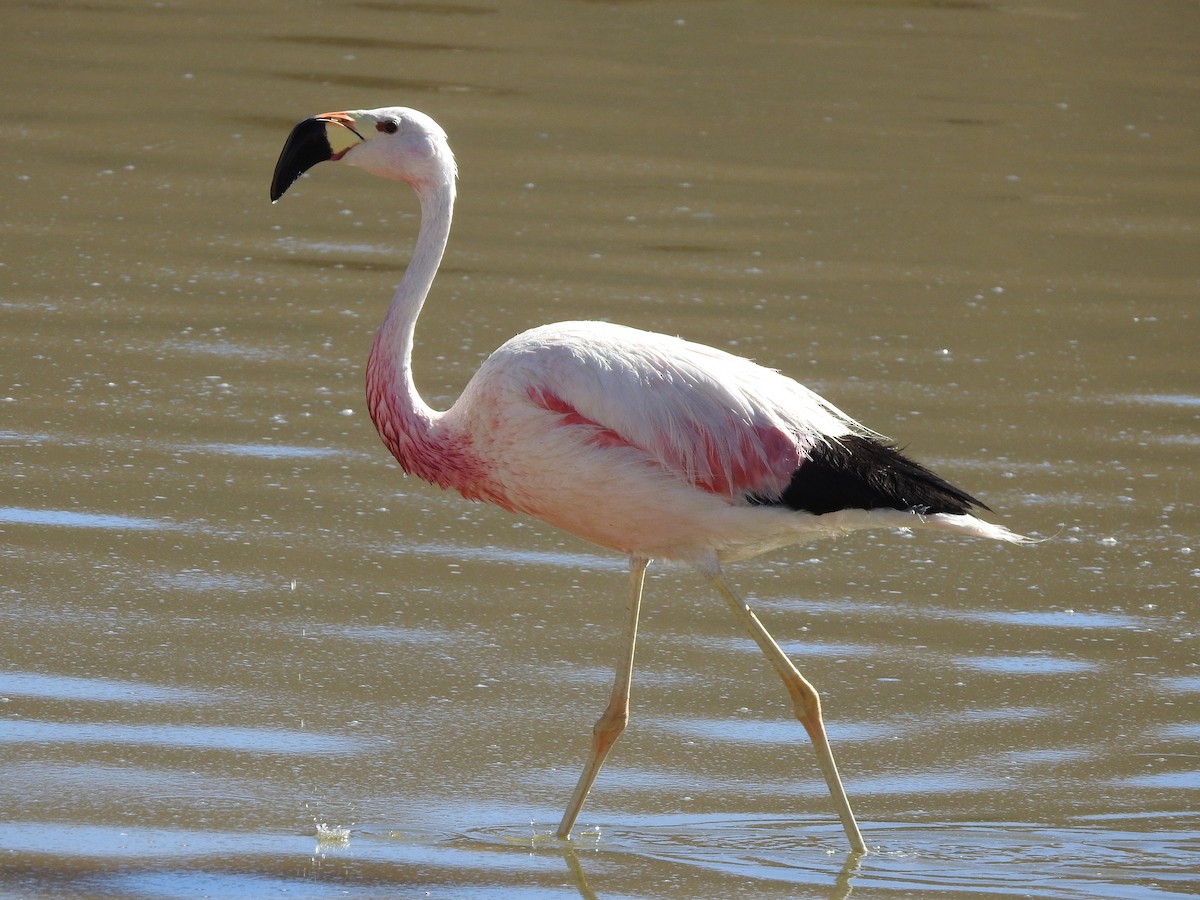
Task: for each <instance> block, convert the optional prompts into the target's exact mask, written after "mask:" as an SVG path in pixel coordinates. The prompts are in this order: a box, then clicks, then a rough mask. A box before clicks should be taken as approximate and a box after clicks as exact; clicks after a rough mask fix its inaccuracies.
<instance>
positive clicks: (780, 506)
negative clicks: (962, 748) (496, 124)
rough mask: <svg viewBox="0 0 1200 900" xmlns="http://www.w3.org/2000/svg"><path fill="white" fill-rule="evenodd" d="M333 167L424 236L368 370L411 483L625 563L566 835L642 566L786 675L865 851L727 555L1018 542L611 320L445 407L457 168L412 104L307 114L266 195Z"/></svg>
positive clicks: (860, 432)
mask: <svg viewBox="0 0 1200 900" xmlns="http://www.w3.org/2000/svg"><path fill="white" fill-rule="evenodd" d="M323 160H342V161H344V162H346V163H347V164H350V165H353V166H357V167H360V168H363V169H365V170H367V171H368V172H371V173H373V174H376V175H381V176H383V177H387V178H392V179H397V180H401V181H405V182H407V183H408V184H410V185H411V186H412V188H413V189H414V191H415V192H416V194H417V197H418V199H419V201H420V203H421V225H420V230H419V232H418V235H417V240H416V244H415V246H414V250H413V254H412V257H411V259H410V262H409V265H408V268H407V269H406V271H405V274H404V277H403V278H402V279H401V281H400V284H399V286H398V287H397V289H396V293H395V295H394V296H393V298H392V302H391V304H390V306H389V307H388V311H387V314H386V315H385V317H384V320H383V323H382V324H381V326H380V329H379V332H378V334H377V335H376V338H375V343H374V345H373V347H372V349H371V354H370V356H369V357H368V361H367V403H368V409H369V412H370V415H371V418H372V420H373V422H374V423H375V426H376V428H377V430H378V431H379V434H380V436H381V437H382V439H383V441H384V443H385V445H386V446H387V448H388V449H389V450H390V451H391V453H392V454H393V456H395V458H396V459H397V460H398V461H399V463H400V465H401V466H402V467H403V468H404V470H405V471H406V472H408V473H411V474H413V475H416V476H418V477H420V478H423V479H424V480H426V481H429V482H431V483H433V484H437V485H440V486H441V487H443V488H454V489H456V490H457V491H458V492H459V493H461V494H462V495H463V496H464V497H466V498H467V499H469V500H481V501H485V502H489V503H493V504H495V505H497V506H500V507H502V508H504V509H506V510H509V511H513V512H519V513H525V514H528V515H532V516H536V517H538V518H540V519H542V520H544V521H546V522H549V523H551V524H553V525H556V526H558V527H559V528H562V529H563V530H565V531H568V532H570V533H572V534H575V535H578V536H579V537H581V538H583V539H585V540H588V541H591V542H592V543H594V544H598V545H600V546H602V547H607V548H610V549H612V550H616V551H619V552H621V553H624V554H627V555H628V556H629V558H630V561H631V573H632V578H633V580H632V584H633V590H632V595H631V599H630V603H629V605H628V607H627V609H628V614H629V620H628V625H627V639H628V646H627V649H626V655H625V657H623V660H622V663H621V665H620V666H619V667H618V677H617V681H616V683H615V684H614V688H613V695H612V698H611V700H610V704H609V708H608V709H607V710H606V712H605V714H604V716H602V717H601V720H600V721H599V722H598V723H597V726H596V729H595V736H594V745H593V752H592V755H591V757H590V758H589V763H588V766H587V768H586V769H585V771H584V774H583V776H582V777H581V778H580V781H579V784H578V785H577V786H576V791H575V795H574V796H573V798H572V801H571V804H570V805H569V806H568V810H567V813H566V815H565V816H564V818H563V822H562V824H561V825H560V828H559V835H560V836H562V837H566V836H568V835H569V832H570V828H571V825H572V824H573V822H574V820H575V816H576V815H577V814H578V812H579V809H580V807H581V806H582V803H583V800H584V798H585V797H586V795H587V793H588V791H589V790H590V787H591V784H592V780H593V779H594V778H595V775H596V773H597V772H598V771H599V768H600V765H601V764H602V763H603V760H604V758H605V757H606V755H607V753H608V750H609V749H610V748H611V745H612V743H613V741H615V739H616V737H617V735H619V734H620V731H621V729H622V728H623V727H624V724H625V720H626V719H627V717H628V692H629V682H630V678H631V674H632V660H633V646H634V640H635V636H636V627H637V615H638V605H639V603H640V599H641V585H642V573H643V572H644V570H645V567H646V564H647V562H648V561H649V560H651V559H665V560H676V561H680V562H685V563H690V564H692V565H693V566H695V567H696V568H697V569H699V570H700V571H701V572H702V573H704V574H705V575H706V577H708V578H709V580H710V581H711V582H712V583H713V585H714V587H715V588H716V590H717V591H718V593H720V594H721V596H722V597H723V598H724V599H725V600H726V602H727V603H728V604H729V605H730V608H731V609H732V610H733V611H734V614H735V615H736V616H738V618H739V619H740V620H741V621H742V623H743V624H744V625H745V626H746V628H747V629H748V630H749V631H750V632H751V634H752V636H753V637H754V638H755V640H756V641H757V642H758V643H759V646H760V647H762V649H763V651H764V653H766V654H767V657H768V659H769V660H770V661H771V663H772V665H773V666H774V667H775V668H776V670H777V672H778V673H779V674H780V676H781V678H783V680H784V683H785V685H786V686H787V688H788V691H789V693H790V694H791V695H792V698H793V701H794V703H795V705H796V711H797V716H798V717H799V718H800V720H801V722H802V723H803V724H804V725H805V727H806V728H807V729H808V731H809V734H810V736H811V737H812V739H813V744H814V747H815V748H816V750H817V754H818V762H819V764H820V765H821V768H822V772H823V773H824V775H825V777H826V780H827V783H828V784H829V787H830V792H831V795H832V796H833V797H834V800H835V803H836V804H837V806H838V811H839V815H840V816H841V818H842V822H843V825H844V826H845V828H846V831H847V835H848V836H849V837H850V842H851V846H852V847H853V848H854V849H855V850H856V851H862V850H864V849H865V845H864V844H863V842H862V838H861V835H860V834H859V832H858V827H857V824H856V823H855V821H854V818H853V815H852V813H851V812H850V807H849V803H848V801H847V800H846V798H845V792H844V790H843V789H842V785H841V782H840V779H839V777H838V775H837V772H836V767H835V766H834V763H833V756H832V751H831V750H829V748H828V744H827V741H826V739H825V735H824V726H823V724H822V721H821V715H820V703H819V699H818V697H817V695H816V692H815V690H814V689H813V688H812V686H811V685H810V684H808V682H807V681H805V680H804V679H803V677H802V676H801V675H800V674H799V672H798V671H797V670H796V669H795V667H794V666H793V665H792V664H791V662H790V661H789V660H787V658H786V657H785V656H784V655H783V654H782V652H781V651H780V650H779V648H778V646H777V645H776V644H775V643H774V641H773V640H772V639H771V637H770V635H769V634H767V633H766V630H765V629H763V628H762V626H761V624H760V623H759V622H758V620H757V618H756V617H755V616H754V614H753V612H751V611H750V609H749V607H746V606H745V604H744V602H742V601H741V600H740V598H739V597H737V595H736V594H735V593H734V591H733V589H732V587H730V586H729V584H728V582H727V581H726V580H725V579H724V575H723V574H722V572H721V568H720V566H721V563H723V562H727V561H731V560H740V559H745V558H748V557H751V556H754V555H757V554H760V553H763V552H765V551H768V550H771V549H774V548H778V547H781V546H786V545H789V544H794V543H797V542H800V541H804V540H807V539H810V538H813V537H816V536H820V535H828V534H837V533H841V532H846V531H852V530H855V529H860V528H871V527H881V526H882V527H894V528H910V527H919V526H923V527H932V528H939V529H942V530H946V531H957V532H960V533H964V534H970V535H975V536H980V537H988V538H994V539H997V540H1004V541H1011V542H1022V541H1024V540H1025V538H1022V537H1021V536H1019V535H1016V534H1014V533H1013V532H1011V531H1008V530H1007V529H1005V528H1003V527H1001V526H999V525H994V524H991V523H988V522H985V521H983V520H982V519H980V518H978V517H977V516H975V515H974V514H973V510H974V509H976V508H986V507H984V506H983V504H982V503H980V502H979V501H978V500H976V499H975V498H974V497H972V496H971V495H970V494H967V493H965V492H964V491H962V490H961V489H959V488H956V487H954V486H952V485H951V484H949V483H948V482H946V481H944V480H943V479H941V478H940V477H938V476H937V475H935V474H933V473H932V472H930V471H929V470H928V469H926V468H924V467H923V466H921V465H919V464H917V463H915V462H913V461H911V460H909V459H908V458H906V457H905V456H903V455H902V454H901V453H900V452H899V451H898V450H897V449H896V448H895V447H893V446H892V445H891V444H889V443H888V442H887V441H885V440H884V439H883V438H881V437H880V436H879V435H878V434H876V433H875V432H873V431H871V430H869V429H867V428H865V427H864V426H862V425H860V424H859V423H857V422H856V421H854V420H853V419H852V418H850V417H849V416H848V415H846V414H845V413H843V412H842V411H841V410H839V409H837V408H836V407H835V406H833V405H832V404H831V403H829V402H828V401H826V400H825V399H823V398H822V397H820V396H818V395H817V394H815V393H814V392H812V391H810V390H809V389H808V388H806V387H804V386H803V385H800V384H798V383H797V382H795V381H793V380H792V379H790V378H787V377H785V376H783V375H781V374H780V373H778V372H776V371H774V370H771V369H767V368H764V367H762V366H759V365H757V364H755V363H753V362H751V361H749V360H747V359H744V358H742V357H738V356H734V355H732V354H729V353H726V352H723V351H721V350H716V349H714V348H712V347H707V346H703V345H700V344H695V343H690V342H688V341H685V340H682V339H680V338H677V337H669V336H667V335H662V334H656V333H651V332H646V331H640V330H637V329H633V328H626V327H624V326H621V325H614V324H608V323H604V322H563V323H559V324H555V325H543V326H541V327H538V328H533V329H531V330H529V331H526V332H524V333H522V334H519V335H517V336H516V337H514V338H512V339H511V340H509V341H507V342H506V343H505V344H504V345H502V346H501V347H500V348H499V349H497V350H496V351H495V352H494V353H493V354H492V355H491V356H490V357H488V359H487V360H486V361H485V362H484V363H483V365H482V366H481V367H480V368H479V371H478V372H477V373H476V374H475V376H474V377H473V378H472V379H471V381H470V382H469V383H468V384H467V386H466V388H465V389H464V390H463V392H462V395H461V396H460V397H459V398H458V400H457V401H456V402H455V403H454V404H453V406H452V407H451V408H450V409H448V410H446V411H444V412H439V411H436V410H433V409H431V408H430V407H429V406H427V405H426V404H425V402H424V401H423V400H422V399H421V397H420V395H419V393H418V392H417V390H416V387H415V384H414V381H413V377H412V367H411V358H412V346H413V334H414V330H415V326H416V321H417V316H418V315H419V313H420V311H421V308H422V305H423V304H424V302H425V298H426V296H427V295H428V292H429V289H430V287H431V285H432V283H433V279H434V276H435V274H436V272H437V269H438V266H439V264H440V262H441V258H442V254H443V251H444V249H445V246H446V241H447V239H448V236H449V231H450V221H451V217H452V211H453V206H454V198H455V178H456V172H457V170H456V165H455V162H454V157H453V154H452V153H451V152H450V148H449V145H448V143H447V141H446V136H445V133H444V132H443V131H442V129H441V128H440V127H439V126H438V125H437V124H436V123H435V122H434V121H433V120H432V119H430V118H429V117H428V116H426V115H424V114H423V113H419V112H416V111H415V110H410V109H405V108H403V107H392V108H385V109H379V110H364V111H352V112H339V113H327V114H324V115H321V116H317V117H314V118H312V119H307V120H305V121H304V122H301V123H300V124H299V125H297V126H296V128H295V129H294V130H293V132H292V134H291V135H290V136H289V138H288V141H287V143H286V145H285V147H284V150H283V152H282V154H281V155H280V159H279V163H278V165H277V167H276V172H275V178H274V181H273V183H272V188H271V199H272V200H277V199H278V198H279V197H280V196H282V194H283V192H284V191H285V190H287V188H288V187H289V186H290V185H291V184H292V182H293V181H295V179H296V178H298V177H299V175H300V174H302V173H303V172H304V171H305V170H307V169H308V168H311V167H312V166H313V165H315V164H316V163H317V162H321V161H323Z"/></svg>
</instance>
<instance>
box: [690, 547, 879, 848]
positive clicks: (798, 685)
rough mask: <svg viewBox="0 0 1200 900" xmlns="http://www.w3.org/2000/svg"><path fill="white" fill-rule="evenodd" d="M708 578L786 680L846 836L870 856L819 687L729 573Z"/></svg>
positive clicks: (797, 714) (852, 845)
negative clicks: (832, 743) (765, 624)
mask: <svg viewBox="0 0 1200 900" xmlns="http://www.w3.org/2000/svg"><path fill="white" fill-rule="evenodd" d="M708 577H709V581H710V582H711V583H712V586H713V587H714V588H716V590H717V593H718V594H720V595H721V597H722V599H723V600H724V601H725V602H726V604H728V606H729V608H730V609H731V610H733V614H734V615H735V616H737V618H738V621H739V622H741V623H742V625H743V627H745V629H746V630H747V631H749V632H750V636H751V637H752V638H754V642H755V643H756V644H758V646H759V649H760V650H762V652H763V653H764V654H765V655H766V657H767V659H768V660H769V661H770V663H771V665H772V666H773V667H774V668H775V671H776V672H777V673H778V674H779V677H780V678H782V679H783V683H784V686H786V687H787V691H788V694H789V695H790V696H791V698H792V706H793V707H794V708H795V711H796V718H797V719H799V720H800V724H801V725H803V726H804V730H805V731H807V732H808V737H809V739H810V740H811V741H812V745H813V749H814V750H816V753H817V765H818V766H820V768H821V774H822V775H824V776H825V783H826V784H827V785H828V786H829V795H830V796H831V797H832V798H833V803H834V806H836V807H837V812H838V817H839V818H840V819H841V820H842V827H843V828H844V829H845V830H846V837H847V838H849V839H850V849H851V851H852V852H853V853H866V852H867V845H866V844H865V843H864V842H863V839H862V833H861V832H860V831H859V830H858V823H857V822H856V821H854V813H853V812H852V811H851V810H850V800H849V798H848V797H847V796H846V789H845V788H843V787H842V779H841V778H839V777H838V770H837V765H836V764H835V763H834V761H833V749H832V748H831V747H830V746H829V738H827V737H826V736H825V723H824V721H822V719H821V698H820V697H819V696H818V695H817V690H816V688H814V687H813V686H812V684H810V683H809V682H808V680H807V679H806V678H805V677H804V676H803V675H801V674H800V672H799V670H798V669H797V668H796V667H795V665H793V664H792V661H791V660H790V659H788V657H787V655H786V654H785V653H784V652H783V651H782V650H781V649H779V645H778V644H777V643H775V639H774V638H773V637H771V635H770V634H769V633H768V631H767V629H766V628H764V627H763V625H762V622H760V621H759V620H758V616H756V615H755V614H754V610H752V609H751V608H750V607H749V606H747V605H746V602H745V601H744V600H742V598H741V597H739V596H738V594H737V592H736V591H735V590H734V589H733V586H732V585H731V584H730V583H729V580H728V579H727V578H726V577H725V573H724V572H722V571H721V570H720V569H717V570H716V572H715V574H710V575H709V576H708Z"/></svg>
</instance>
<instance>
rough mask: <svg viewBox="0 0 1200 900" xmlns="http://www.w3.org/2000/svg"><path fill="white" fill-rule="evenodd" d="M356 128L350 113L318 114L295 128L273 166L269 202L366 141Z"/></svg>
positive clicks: (353, 116)
mask: <svg viewBox="0 0 1200 900" xmlns="http://www.w3.org/2000/svg"><path fill="white" fill-rule="evenodd" d="M359 124H361V123H359V122H358V121H357V117H356V115H355V114H354V113H352V112H332V113H322V114H321V115H319V116H313V117H311V118H309V119H305V120H304V121H303V122H300V123H299V124H297V125H296V127H295V128H293V129H292V133H291V134H289V135H288V138H287V141H286V142H285V143H284V145H283V151H282V152H281V153H280V154H279V162H277V163H276V164H275V176H274V177H273V178H272V179H271V202H272V203H274V202H275V201H276V200H278V199H279V198H280V197H282V196H283V195H284V192H285V191H287V189H288V188H290V187H291V186H292V184H293V183H294V182H295V180H296V179H297V178H299V177H300V176H301V175H303V174H304V173H305V172H307V171H308V170H309V169H311V168H312V167H313V166H315V165H316V164H317V163H319V162H325V161H326V160H334V161H336V160H339V159H341V158H342V157H343V156H345V155H346V152H347V151H348V150H350V149H351V148H352V147H354V146H356V145H358V144H361V143H362V142H363V141H364V140H366V138H364V137H363V136H362V134H361V133H360V129H359V128H358V127H357V126H358V125H359ZM368 133H373V132H368Z"/></svg>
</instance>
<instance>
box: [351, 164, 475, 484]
mask: <svg viewBox="0 0 1200 900" xmlns="http://www.w3.org/2000/svg"><path fill="white" fill-rule="evenodd" d="M414 189H415V190H416V193H417V197H418V198H419V200H420V203H421V225H420V229H419V230H418V232H417V240H416V243H415V244H414V246H413V252H412V258H411V259H410V260H409V263H408V268H407V269H406V270H405V272H404V277H403V278H401V279H400V284H399V285H398V286H397V288H396V293H395V294H394V295H393V296H392V302H391V304H390V305H389V306H388V310H387V314H386V315H385V316H384V319H383V323H382V324H381V325H380V326H379V331H378V332H377V333H376V335H375V343H374V345H373V346H372V348H371V355H370V356H369V357H368V359H367V408H368V410H369V412H370V414H371V420H372V421H373V422H374V423H375V428H376V430H377V431H378V432H379V436H380V437H381V438H383V442H384V443H385V444H386V445H387V447H388V449H389V450H390V451H391V452H392V455H393V456H395V457H396V459H397V460H398V461H399V462H400V465H401V466H403V467H404V470H405V471H406V472H412V473H414V474H417V475H419V476H421V477H422V478H424V479H425V480H427V481H433V482H435V483H441V484H443V485H444V484H446V483H447V481H446V477H445V475H444V473H442V474H438V473H437V472H436V456H437V447H436V446H435V443H436V441H435V431H436V425H437V422H438V420H439V419H440V418H441V416H442V413H440V412H437V411H436V410H434V409H432V408H431V407H430V406H429V405H428V404H426V403H425V401H424V400H423V399H422V398H421V395H420V394H419V393H418V392H417V387H416V384H415V382H414V381H413V375H412V350H413V333H414V331H415V329H416V324H417V317H418V316H419V315H420V313H421V307H422V306H423V305H424V303H425V298H426V297H427V296H428V295H429V289H430V287H431V286H432V285H433V279H434V276H435V275H436V274H437V270H438V266H439V265H440V264H441V261H442V254H443V253H444V252H445V250H446V241H447V240H448V238H449V236H450V220H451V218H452V216H453V212H454V174H453V171H450V172H449V173H447V177H446V178H445V179H444V180H442V181H438V182H423V183H420V184H416V185H414Z"/></svg>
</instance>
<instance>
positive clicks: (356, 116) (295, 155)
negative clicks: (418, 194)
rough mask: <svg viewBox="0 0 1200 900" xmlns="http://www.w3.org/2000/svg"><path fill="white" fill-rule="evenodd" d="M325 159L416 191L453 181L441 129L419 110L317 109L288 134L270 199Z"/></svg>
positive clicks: (446, 145)
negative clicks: (337, 110)
mask: <svg viewBox="0 0 1200 900" xmlns="http://www.w3.org/2000/svg"><path fill="white" fill-rule="evenodd" d="M326 161H333V162H338V161H340V162H345V163H348V164H349V165H352V166H356V167H358V168H360V169H364V170H365V171H367V172H370V173H371V174H373V175H380V176H382V177H384V178H394V179H397V180H399V181H406V182H408V183H409V184H411V185H412V186H413V187H414V188H415V189H417V191H421V190H422V188H423V187H424V186H426V185H430V184H439V183H441V184H444V183H445V182H447V181H449V182H450V183H451V184H453V181H454V177H455V171H456V169H455V164H454V155H453V154H452V153H451V152H450V145H449V144H448V143H447V141H446V132H444V131H443V130H442V128H441V126H440V125H438V123H437V122H435V121H433V119H431V118H430V117H429V116H427V115H425V114H424V113H422V112H418V111H417V110H415V109H406V108H405V107H402V106H389V107H384V108H382V109H355V110H349V111H346V112H331V113H322V114H321V115H319V116H312V117H311V118H308V119H305V120H304V121H302V122H300V123H298V124H297V125H296V127H295V128H293V129H292V133H291V134H289V135H288V139H287V141H286V142H285V143H284V145H283V151H282V152H281V153H280V154H279V162H277V163H276V164H275V177H274V178H272V179H271V202H272V203H274V202H275V201H276V200H278V199H279V198H280V197H282V196H283V194H284V192H285V191H286V190H287V189H288V188H289V187H291V186H292V184H293V182H295V181H296V179H297V178H299V177H300V176H301V175H303V174H304V173H305V172H307V171H308V170H309V169H311V168H312V167H313V166H315V165H316V164H317V163H319V162H326Z"/></svg>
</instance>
